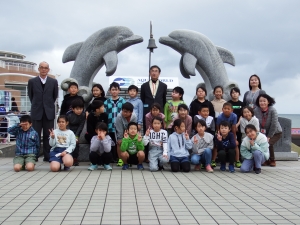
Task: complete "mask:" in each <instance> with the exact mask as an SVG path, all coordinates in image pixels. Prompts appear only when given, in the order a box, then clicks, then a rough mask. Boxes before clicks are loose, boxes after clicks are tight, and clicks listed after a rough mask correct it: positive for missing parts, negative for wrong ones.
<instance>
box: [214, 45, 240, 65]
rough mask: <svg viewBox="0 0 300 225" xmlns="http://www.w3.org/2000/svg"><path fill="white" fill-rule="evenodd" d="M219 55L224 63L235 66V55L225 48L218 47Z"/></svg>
mask: <svg viewBox="0 0 300 225" xmlns="http://www.w3.org/2000/svg"><path fill="white" fill-rule="evenodd" d="M216 48H217V50H218V52H219V55H220V57H221V59H222V61H223V62H224V63H228V64H230V65H232V66H235V59H234V56H233V54H232V53H231V52H230V51H228V50H227V49H225V48H222V47H218V46H216Z"/></svg>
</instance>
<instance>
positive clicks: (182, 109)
mask: <svg viewBox="0 0 300 225" xmlns="http://www.w3.org/2000/svg"><path fill="white" fill-rule="evenodd" d="M177 112H178V115H177V116H175V118H174V119H173V121H175V120H177V119H181V120H182V121H183V122H184V125H185V127H186V131H187V133H188V134H189V135H191V132H192V125H193V119H192V117H191V116H190V115H189V109H188V107H187V105H186V104H180V105H179V106H178V108H177ZM173 121H172V123H170V125H169V127H168V130H169V131H171V130H172V126H173Z"/></svg>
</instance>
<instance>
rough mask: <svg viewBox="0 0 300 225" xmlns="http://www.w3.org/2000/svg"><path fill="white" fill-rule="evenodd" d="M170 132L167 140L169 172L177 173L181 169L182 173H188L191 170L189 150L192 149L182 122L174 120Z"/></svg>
mask: <svg viewBox="0 0 300 225" xmlns="http://www.w3.org/2000/svg"><path fill="white" fill-rule="evenodd" d="M172 130H173V133H172V134H171V135H170V136H169V139H168V151H169V155H170V159H169V161H170V164H171V170H172V172H178V171H180V168H181V169H182V171H183V172H189V171H190V170H191V165H190V160H189V155H190V153H189V150H190V149H192V147H193V144H192V142H191V140H190V138H189V134H188V133H187V132H186V130H185V125H184V122H183V121H181V120H180V119H177V120H175V121H174V123H173V128H172Z"/></svg>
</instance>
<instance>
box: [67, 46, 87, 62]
mask: <svg viewBox="0 0 300 225" xmlns="http://www.w3.org/2000/svg"><path fill="white" fill-rule="evenodd" d="M82 44H83V42H78V43H75V44H72V45H70V46H69V47H67V48H66V50H65V52H64V54H63V57H62V62H63V63H66V62H70V61H75V59H76V57H77V55H78V52H79V51H80V49H81V46H82Z"/></svg>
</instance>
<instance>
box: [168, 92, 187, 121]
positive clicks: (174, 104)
mask: <svg viewBox="0 0 300 225" xmlns="http://www.w3.org/2000/svg"><path fill="white" fill-rule="evenodd" d="M183 94H184V91H183V89H182V88H181V87H175V88H174V89H173V92H172V100H168V101H167V102H166V104H165V106H164V114H165V122H166V126H167V127H168V126H169V125H170V123H172V122H173V120H174V118H175V117H176V116H177V115H178V110H177V108H178V105H180V104H184V101H183Z"/></svg>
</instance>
